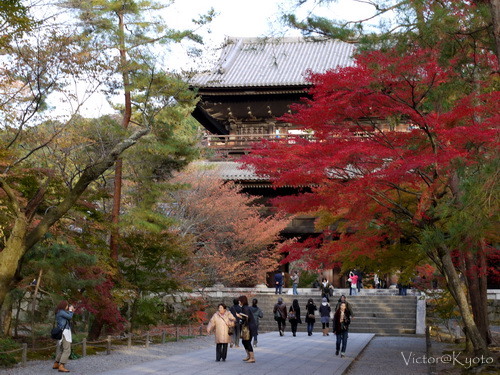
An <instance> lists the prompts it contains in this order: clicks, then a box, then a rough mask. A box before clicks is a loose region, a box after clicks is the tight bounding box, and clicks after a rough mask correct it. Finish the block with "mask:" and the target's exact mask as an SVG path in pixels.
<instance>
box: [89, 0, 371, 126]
mask: <svg viewBox="0 0 500 375" xmlns="http://www.w3.org/2000/svg"><path fill="white" fill-rule="evenodd" d="M165 1H166V0H165ZM316 2H317V0H309V1H308V2H307V3H306V4H309V7H308V8H307V9H303V8H300V9H298V10H295V12H294V13H297V14H298V16H299V17H306V16H307V15H308V14H309V13H310V12H314V14H316V15H320V16H324V17H327V18H335V19H342V20H353V19H362V18H366V17H368V16H369V15H370V14H371V12H372V8H371V7H368V6H366V5H363V3H365V2H364V1H356V0H337V1H334V2H332V3H331V4H330V5H329V6H326V7H320V6H314V4H315V3H316ZM295 3H296V0H176V1H175V2H174V4H173V5H170V6H169V7H167V8H166V9H165V10H164V12H163V18H164V19H165V21H166V22H167V24H168V26H169V27H170V28H175V29H188V28H192V27H193V24H192V23H191V20H192V19H193V18H198V15H200V14H205V13H206V12H207V11H208V10H209V9H210V8H214V10H215V11H216V13H217V16H216V17H215V19H214V20H213V21H212V22H211V23H210V25H209V26H206V27H204V28H203V29H201V30H199V33H200V34H201V36H202V37H203V38H204V48H203V54H202V56H201V57H198V58H192V57H191V58H190V57H188V56H187V54H186V48H187V47H188V46H189V44H187V43H183V44H181V45H174V46H171V50H170V53H169V55H168V56H167V58H166V60H165V62H166V64H167V65H168V66H165V68H166V69H168V70H175V71H179V70H192V69H198V70H203V69H207V68H210V66H213V65H214V63H215V62H216V60H217V58H218V55H219V50H218V48H217V47H220V46H221V45H222V44H223V42H224V39H225V38H226V37H262V36H299V35H300V33H299V32H298V31H297V30H291V29H289V28H288V29H287V28H285V27H284V26H283V25H282V24H281V23H280V22H279V15H280V14H281V12H282V11H283V10H287V9H288V10H290V9H292V6H293V5H294V4H295ZM111 112H112V110H111V108H110V107H109V106H108V105H107V104H106V103H105V100H104V99H103V97H98V96H96V97H94V98H93V100H91V101H89V102H88V103H87V104H86V105H85V106H84V108H83V109H82V114H83V115H84V116H89V117H97V116H100V115H103V114H106V113H111Z"/></svg>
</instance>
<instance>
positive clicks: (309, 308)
mask: <svg viewBox="0 0 500 375" xmlns="http://www.w3.org/2000/svg"><path fill="white" fill-rule="evenodd" d="M317 309H318V308H317V307H316V305H315V304H314V302H313V300H312V298H309V300H308V301H307V305H306V323H307V335H308V336H311V335H312V334H313V328H314V323H315V322H316V318H315V317H314V312H315V311H316V310H317Z"/></svg>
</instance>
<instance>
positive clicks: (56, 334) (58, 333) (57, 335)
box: [50, 321, 68, 340]
mask: <svg viewBox="0 0 500 375" xmlns="http://www.w3.org/2000/svg"><path fill="white" fill-rule="evenodd" d="M67 324H68V321H66V324H64V327H63V328H59V326H58V325H57V324H56V326H55V327H54V328H52V330H51V331H50V338H52V339H54V340H60V339H62V334H63V331H64V330H65V329H66V325H67Z"/></svg>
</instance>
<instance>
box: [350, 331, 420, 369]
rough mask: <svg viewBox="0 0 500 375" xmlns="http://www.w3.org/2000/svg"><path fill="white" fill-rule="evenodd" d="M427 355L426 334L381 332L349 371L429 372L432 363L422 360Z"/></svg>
mask: <svg viewBox="0 0 500 375" xmlns="http://www.w3.org/2000/svg"><path fill="white" fill-rule="evenodd" d="M425 355H426V346H425V337H421V336H414V337H411V336H403V337H394V336H377V337H375V338H373V340H371V341H370V343H369V344H368V346H367V347H366V348H365V350H363V352H362V353H361V355H360V356H359V357H358V358H357V359H356V361H355V362H354V363H353V364H352V366H351V367H350V368H349V371H348V372H347V374H348V375H365V374H369V375H378V374H384V375H401V374H405V375H407V374H408V375H410V374H411V375H426V374H428V371H429V369H428V365H427V364H425V363H422V361H421V359H422V358H423V356H425ZM417 359H418V360H417Z"/></svg>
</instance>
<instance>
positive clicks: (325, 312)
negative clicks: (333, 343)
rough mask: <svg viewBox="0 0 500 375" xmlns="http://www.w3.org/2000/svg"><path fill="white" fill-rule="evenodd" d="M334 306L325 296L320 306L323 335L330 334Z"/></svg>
mask: <svg viewBox="0 0 500 375" xmlns="http://www.w3.org/2000/svg"><path fill="white" fill-rule="evenodd" d="M331 311H332V308H331V307H330V304H329V303H328V301H327V299H326V298H324V297H323V300H322V302H321V306H320V307H319V315H320V316H321V325H322V327H323V336H330V334H329V333H328V330H329V329H330V312H331Z"/></svg>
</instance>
